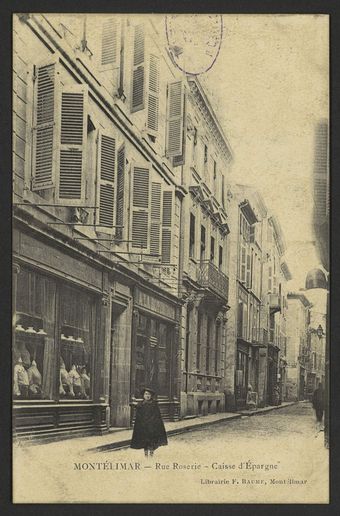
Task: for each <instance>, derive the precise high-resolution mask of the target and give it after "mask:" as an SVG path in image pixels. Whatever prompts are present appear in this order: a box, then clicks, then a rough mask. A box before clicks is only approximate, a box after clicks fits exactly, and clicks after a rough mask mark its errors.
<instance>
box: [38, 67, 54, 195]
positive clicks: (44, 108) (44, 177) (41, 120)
mask: <svg viewBox="0 0 340 516" xmlns="http://www.w3.org/2000/svg"><path fill="white" fill-rule="evenodd" d="M35 80H36V83H35V100H34V107H35V109H34V112H35V120H34V128H33V181H32V190H43V189H45V188H51V187H52V186H55V181H56V171H57V169H58V162H59V152H58V149H59V145H58V141H57V139H58V127H59V124H60V120H59V112H58V111H59V110H58V107H59V80H58V63H56V62H51V61H49V62H48V63H42V64H40V65H38V66H37V67H36V74H35Z"/></svg>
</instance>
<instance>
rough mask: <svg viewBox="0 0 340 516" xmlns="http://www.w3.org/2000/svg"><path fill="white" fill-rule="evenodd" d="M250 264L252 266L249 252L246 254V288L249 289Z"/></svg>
mask: <svg viewBox="0 0 340 516" xmlns="http://www.w3.org/2000/svg"><path fill="white" fill-rule="evenodd" d="M251 264H252V256H251V255H250V253H249V251H248V253H247V280H246V283H247V287H248V288H250V287H251Z"/></svg>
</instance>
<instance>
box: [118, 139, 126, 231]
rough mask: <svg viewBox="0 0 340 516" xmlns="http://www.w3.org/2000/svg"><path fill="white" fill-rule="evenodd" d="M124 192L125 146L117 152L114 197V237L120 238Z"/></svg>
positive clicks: (122, 223) (122, 222)
mask: <svg viewBox="0 0 340 516" xmlns="http://www.w3.org/2000/svg"><path fill="white" fill-rule="evenodd" d="M124 192H125V146H124V145H122V146H121V147H120V148H119V150H118V154H117V199H116V206H117V208H116V239H117V240H121V239H122V238H123V233H124V231H123V230H124Z"/></svg>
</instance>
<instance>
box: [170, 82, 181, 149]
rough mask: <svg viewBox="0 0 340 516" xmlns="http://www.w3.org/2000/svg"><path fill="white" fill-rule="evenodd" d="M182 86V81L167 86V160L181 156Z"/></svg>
mask: <svg viewBox="0 0 340 516" xmlns="http://www.w3.org/2000/svg"><path fill="white" fill-rule="evenodd" d="M183 131H184V86H183V82H182V81H176V82H172V83H170V84H169V85H168V108H167V137H166V155H167V157H168V158H175V157H181V156H182V155H183V141H184V137H183Z"/></svg>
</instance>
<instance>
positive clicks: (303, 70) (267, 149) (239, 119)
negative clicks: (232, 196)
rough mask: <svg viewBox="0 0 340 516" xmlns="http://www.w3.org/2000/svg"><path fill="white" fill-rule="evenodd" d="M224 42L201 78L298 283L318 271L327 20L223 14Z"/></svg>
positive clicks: (239, 174)
mask: <svg viewBox="0 0 340 516" xmlns="http://www.w3.org/2000/svg"><path fill="white" fill-rule="evenodd" d="M223 25H224V31H223V41H222V46H221V50H220V53H219V55H218V58H217V60H216V62H215V64H214V65H213V67H212V68H211V69H210V70H209V71H208V72H207V73H205V74H203V75H201V79H202V80H203V83H204V84H205V85H206V86H207V87H208V88H209V90H210V91H209V93H210V96H212V103H213V106H214V108H215V110H216V111H217V114H218V118H219V120H220V122H221V125H222V127H223V129H224V131H225V133H226V135H227V137H228V139H229V141H230V144H231V147H232V149H233V154H234V164H233V166H232V171H231V177H232V179H233V180H235V181H237V182H240V183H247V184H250V185H255V186H256V187H257V188H258V189H259V191H260V192H261V193H262V195H263V197H264V199H265V202H266V204H267V206H268V208H269V209H270V210H271V211H272V212H274V213H275V214H276V215H277V216H278V218H279V220H280V224H281V227H282V229H283V232H284V235H285V240H286V242H287V253H286V257H287V261H288V264H289V266H290V269H291V272H292V274H293V276H294V279H293V281H292V282H290V288H300V287H303V286H304V279H305V275H306V272H308V270H309V269H310V268H312V267H314V266H315V265H318V264H319V260H318V257H317V254H316V252H315V249H314V245H313V243H312V241H313V240H314V236H313V231H312V224H311V219H312V210H313V190H312V172H313V153H314V127H315V123H316V122H317V121H318V120H319V119H320V118H328V17H327V16H320V15H224V16H223Z"/></svg>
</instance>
